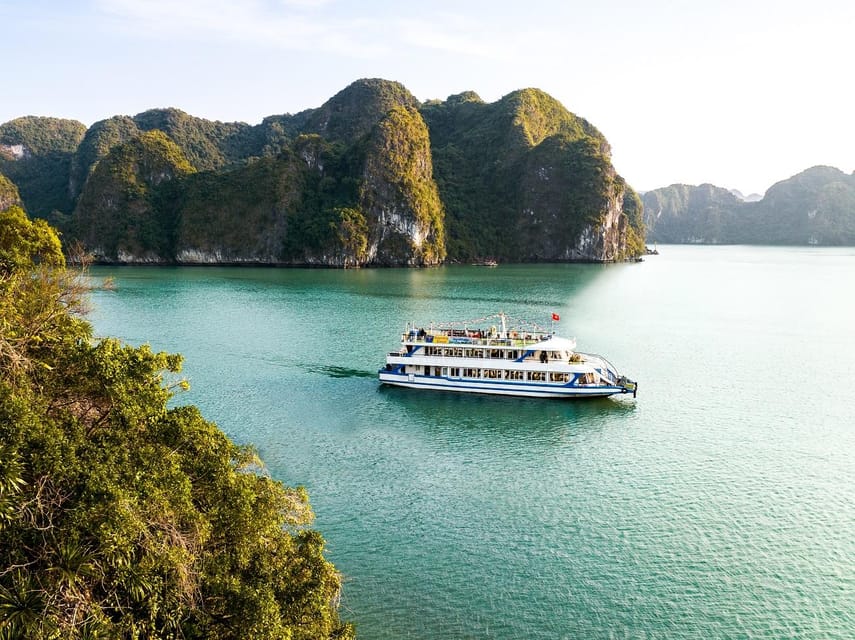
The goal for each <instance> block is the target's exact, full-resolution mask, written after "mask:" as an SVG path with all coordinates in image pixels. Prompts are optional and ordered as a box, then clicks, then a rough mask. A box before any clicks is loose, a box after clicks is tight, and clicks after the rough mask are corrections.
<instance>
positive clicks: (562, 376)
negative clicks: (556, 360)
mask: <svg viewBox="0 0 855 640" xmlns="http://www.w3.org/2000/svg"><path fill="white" fill-rule="evenodd" d="M568 380H569V376H568V374H566V373H555V372H552V373H550V374H549V381H550V382H567V381H568Z"/></svg>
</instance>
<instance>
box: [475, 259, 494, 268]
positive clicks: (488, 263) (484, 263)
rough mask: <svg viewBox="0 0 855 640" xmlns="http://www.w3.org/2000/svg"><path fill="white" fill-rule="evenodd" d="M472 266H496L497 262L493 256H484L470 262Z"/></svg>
mask: <svg viewBox="0 0 855 640" xmlns="http://www.w3.org/2000/svg"><path fill="white" fill-rule="evenodd" d="M472 266H473V267H498V266H499V263H498V261H496V260H493V258H485V259H484V260H476V261H475V262H473V263H472Z"/></svg>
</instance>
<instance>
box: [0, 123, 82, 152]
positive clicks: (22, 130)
mask: <svg viewBox="0 0 855 640" xmlns="http://www.w3.org/2000/svg"><path fill="white" fill-rule="evenodd" d="M85 133H86V126H85V125H83V124H82V123H80V122H77V120H65V119H62V118H41V117H36V116H25V117H23V118H16V119H14V120H10V121H9V122H6V123H4V124H2V125H0V144H4V145H8V146H13V145H21V146H23V147H24V150H25V153H26V154H28V155H31V156H40V155H45V154H50V153H72V152H73V151H74V150H75V149H76V148H77V145H78V144H80V141H81V140H82V139H83V135H84V134H85Z"/></svg>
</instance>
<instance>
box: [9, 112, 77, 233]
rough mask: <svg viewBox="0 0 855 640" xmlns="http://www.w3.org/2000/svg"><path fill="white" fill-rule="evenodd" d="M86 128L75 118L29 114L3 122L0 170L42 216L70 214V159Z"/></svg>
mask: <svg viewBox="0 0 855 640" xmlns="http://www.w3.org/2000/svg"><path fill="white" fill-rule="evenodd" d="M85 133H86V127H85V126H84V125H83V124H82V123H80V122H77V121H76V120H63V119H59V118H41V117H35V116H27V117H24V118H17V119H15V120H11V121H9V122H6V123H5V124H2V125H0V150H2V149H5V152H3V153H0V173H2V174H4V175H6V176H7V177H8V178H9V179H10V180H12V182H14V183H15V184H16V185H17V187H18V190H19V191H20V192H21V198H22V199H23V201H24V203H25V204H26V208H27V210H29V211H30V212H31V213H32V214H34V215H37V216H39V217H42V218H47V217H50V216H51V215H52V214H53V213H54V212H55V211H56V212H61V213H69V212H70V211H71V209H72V208H73V202H74V200H73V198H72V196H71V194H70V193H69V190H68V180H69V175H70V172H71V159H72V156H73V154H74V151H75V150H76V149H77V147H78V145H79V144H80V142H81V140H82V139H83V136H84V134H85Z"/></svg>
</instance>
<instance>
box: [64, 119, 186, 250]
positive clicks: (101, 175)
mask: <svg viewBox="0 0 855 640" xmlns="http://www.w3.org/2000/svg"><path fill="white" fill-rule="evenodd" d="M193 171H194V169H193V167H192V166H191V165H190V163H189V162H188V161H187V160H186V158H185V157H184V155H183V153H182V152H181V149H179V148H178V146H177V145H176V144H175V143H174V142H172V141H171V140H170V139H169V138H168V137H167V136H166V135H165V134H164V133H163V132H161V131H149V132H146V133H143V134H140V135H139V136H138V137H136V138H133V139H132V140H129V141H128V142H126V143H124V144H121V145H119V146H116V147H114V148H113V149H112V150H111V151H110V153H109V155H108V156H107V157H106V158H104V159H103V160H102V161H101V162H100V163H98V165H97V166H96V168H95V170H94V171H93V172H92V175H91V176H90V177H89V179H88V180H87V181H86V186H85V187H84V189H83V193H81V195H80V199H79V201H78V204H77V209H76V211H75V223H76V226H75V229H74V235H75V236H76V237H77V238H79V239H80V240H82V241H83V242H84V243H85V244H86V246H87V247H89V248H90V249H92V250H93V252H95V253H96V254H97V255H98V256H99V257H101V258H102V259H106V260H112V261H115V260H121V259H122V255H123V254H130V255H133V256H142V257H144V258H146V259H149V260H151V261H154V262H163V261H168V260H170V259H171V255H172V253H173V251H174V234H175V224H176V221H175V213H174V211H173V209H172V207H171V203H170V198H169V197H168V196H170V195H174V194H172V192H171V191H170V189H169V186H170V185H169V183H170V182H171V181H172V180H175V179H179V178H181V177H183V176H186V175H189V174H191V173H193Z"/></svg>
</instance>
